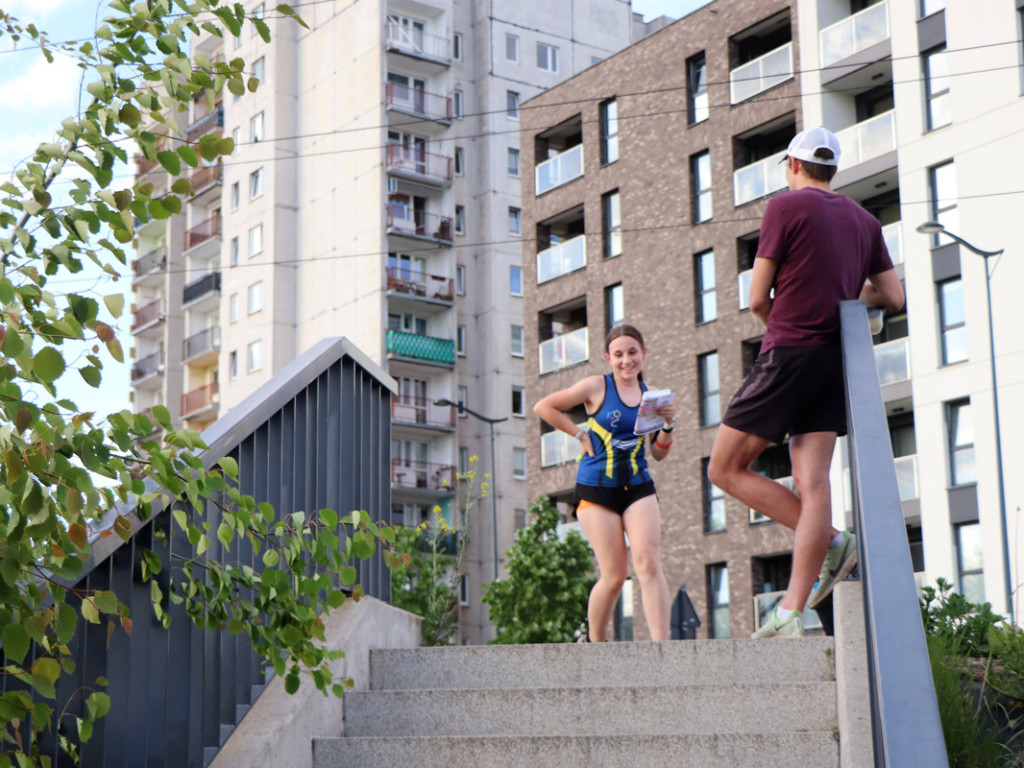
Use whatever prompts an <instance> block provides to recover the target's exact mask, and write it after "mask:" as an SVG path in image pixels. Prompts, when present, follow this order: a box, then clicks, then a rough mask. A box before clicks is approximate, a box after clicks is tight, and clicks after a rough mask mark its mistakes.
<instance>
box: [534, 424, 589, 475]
mask: <svg viewBox="0 0 1024 768" xmlns="http://www.w3.org/2000/svg"><path fill="white" fill-rule="evenodd" d="M579 455H580V441H579V440H577V439H576V438H575V437H573V436H572V435H567V434H565V432H562V431H561V430H555V431H554V432H545V433H544V434H543V435H541V436H540V465H541V466H542V467H556V466H558V465H559V464H568V463H570V462H574V461H576V459H577V458H579Z"/></svg>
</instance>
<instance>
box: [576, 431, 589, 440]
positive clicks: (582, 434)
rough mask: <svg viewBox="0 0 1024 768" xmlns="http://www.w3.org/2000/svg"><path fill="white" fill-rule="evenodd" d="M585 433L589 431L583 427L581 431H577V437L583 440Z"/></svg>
mask: <svg viewBox="0 0 1024 768" xmlns="http://www.w3.org/2000/svg"><path fill="white" fill-rule="evenodd" d="M585 434H587V431H586V430H585V429H581V430H580V431H579V432H577V433H576V439H577V440H582V439H583V436H584V435H585Z"/></svg>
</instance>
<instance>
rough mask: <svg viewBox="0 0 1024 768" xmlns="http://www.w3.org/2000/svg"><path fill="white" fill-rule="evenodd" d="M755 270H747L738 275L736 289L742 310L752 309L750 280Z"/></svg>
mask: <svg viewBox="0 0 1024 768" xmlns="http://www.w3.org/2000/svg"><path fill="white" fill-rule="evenodd" d="M753 274H754V270H752V269H745V270H743V271H742V272H740V273H739V274H738V275H736V287H737V290H738V292H739V298H740V301H739V304H740V309H750V278H751V276H752V275H753Z"/></svg>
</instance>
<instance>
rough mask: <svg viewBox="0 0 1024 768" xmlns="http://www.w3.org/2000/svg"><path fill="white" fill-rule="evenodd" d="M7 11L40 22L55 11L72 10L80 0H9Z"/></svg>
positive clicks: (78, 4)
mask: <svg viewBox="0 0 1024 768" xmlns="http://www.w3.org/2000/svg"><path fill="white" fill-rule="evenodd" d="M5 5H6V6H7V12H8V13H9V14H11V15H12V16H16V17H17V18H18V19H21V20H22V21H25V22H33V23H38V22H39V21H40V20H42V19H43V18H45V17H46V16H49V15H50V14H52V13H54V12H55V11H71V10H74V9H75V8H76V7H78V6H80V5H81V2H80V0H8V2H7V3H6V4H5Z"/></svg>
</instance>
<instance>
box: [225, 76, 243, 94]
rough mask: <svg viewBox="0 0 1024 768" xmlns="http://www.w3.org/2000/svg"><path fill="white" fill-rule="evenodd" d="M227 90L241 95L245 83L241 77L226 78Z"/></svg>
mask: <svg viewBox="0 0 1024 768" xmlns="http://www.w3.org/2000/svg"><path fill="white" fill-rule="evenodd" d="M228 90H229V91H231V93H232V95H234V96H238V97H242V96H244V95H245V83H243V82H242V81H241V79H237V78H231V79H230V80H228Z"/></svg>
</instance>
